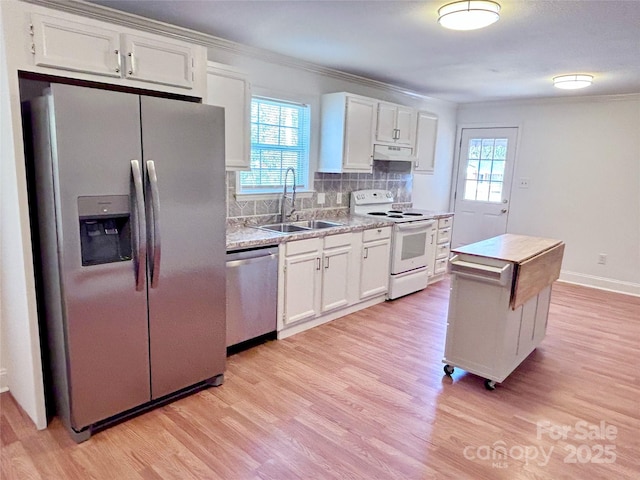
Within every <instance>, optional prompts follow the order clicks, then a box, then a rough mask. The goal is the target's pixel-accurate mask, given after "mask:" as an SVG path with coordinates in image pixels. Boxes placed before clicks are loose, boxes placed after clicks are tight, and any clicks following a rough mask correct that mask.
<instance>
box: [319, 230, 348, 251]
mask: <svg viewBox="0 0 640 480" xmlns="http://www.w3.org/2000/svg"><path fill="white" fill-rule="evenodd" d="M347 245H351V233H338V234H336V235H327V236H326V237H324V248H335V247H344V246H347Z"/></svg>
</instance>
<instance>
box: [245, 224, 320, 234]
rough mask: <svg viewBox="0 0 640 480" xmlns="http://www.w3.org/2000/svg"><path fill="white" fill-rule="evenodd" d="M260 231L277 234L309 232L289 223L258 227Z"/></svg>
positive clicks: (304, 228) (305, 228)
mask: <svg viewBox="0 0 640 480" xmlns="http://www.w3.org/2000/svg"><path fill="white" fill-rule="evenodd" d="M257 228H260V229H262V230H270V231H272V232H279V233H294V232H304V231H308V230H311V229H310V228H307V227H302V226H299V225H293V224H291V223H273V224H271V225H260V226H259V227H257Z"/></svg>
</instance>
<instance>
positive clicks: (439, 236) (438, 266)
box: [428, 215, 453, 283]
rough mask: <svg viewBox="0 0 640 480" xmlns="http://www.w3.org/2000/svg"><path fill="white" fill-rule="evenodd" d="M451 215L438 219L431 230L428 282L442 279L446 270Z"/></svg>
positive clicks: (449, 246) (449, 247) (451, 224)
mask: <svg viewBox="0 0 640 480" xmlns="http://www.w3.org/2000/svg"><path fill="white" fill-rule="evenodd" d="M452 227H453V215H449V216H446V217H442V218H440V219H438V223H437V230H436V229H434V230H433V234H432V236H431V238H430V241H431V243H430V244H429V268H428V272H429V283H434V282H437V281H439V280H442V279H443V278H444V276H445V274H446V273H447V271H448V265H449V253H450V251H451V230H452Z"/></svg>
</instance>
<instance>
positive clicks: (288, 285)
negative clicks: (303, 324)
mask: <svg viewBox="0 0 640 480" xmlns="http://www.w3.org/2000/svg"><path fill="white" fill-rule="evenodd" d="M321 248H322V239H320V238H310V239H307V240H299V241H296V242H289V243H287V244H285V245H284V250H285V257H284V268H283V273H284V275H283V277H284V285H283V287H284V305H283V307H284V308H283V321H284V324H285V325H290V324H292V323H296V322H299V321H301V320H306V319H309V318H314V317H315V316H317V315H318V311H319V308H318V303H319V302H318V298H319V293H320V261H321V259H320V256H321Z"/></svg>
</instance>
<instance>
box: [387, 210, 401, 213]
mask: <svg viewBox="0 0 640 480" xmlns="http://www.w3.org/2000/svg"><path fill="white" fill-rule="evenodd" d="M387 213H402V212H401V211H400V210H389V212H387Z"/></svg>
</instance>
